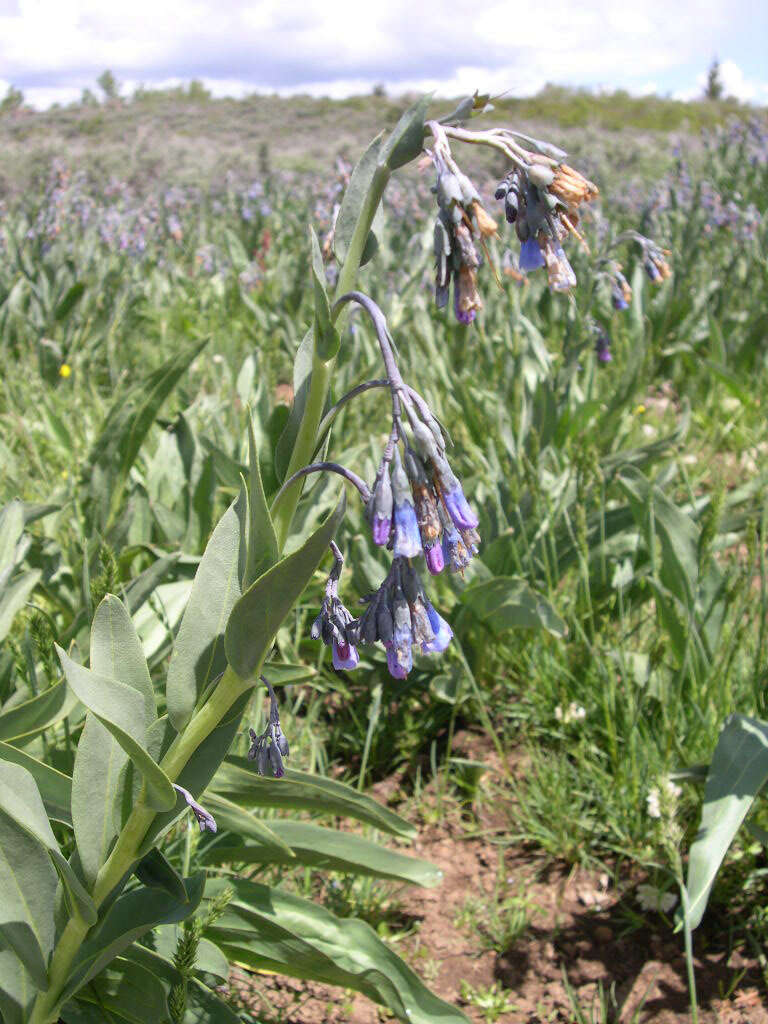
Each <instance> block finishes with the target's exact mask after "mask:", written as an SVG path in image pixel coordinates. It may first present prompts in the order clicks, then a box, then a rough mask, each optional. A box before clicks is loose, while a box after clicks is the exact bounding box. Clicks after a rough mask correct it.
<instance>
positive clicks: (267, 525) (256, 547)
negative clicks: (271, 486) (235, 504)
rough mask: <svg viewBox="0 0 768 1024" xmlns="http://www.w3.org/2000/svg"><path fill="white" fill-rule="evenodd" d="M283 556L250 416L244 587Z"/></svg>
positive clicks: (248, 585)
mask: <svg viewBox="0 0 768 1024" xmlns="http://www.w3.org/2000/svg"><path fill="white" fill-rule="evenodd" d="M279 557H280V552H279V550H278V546H277V536H276V534H275V527H274V525H273V523H272V517H271V515H270V514H269V505H268V504H267V499H266V496H265V494H264V484H263V483H262V480H261V468H260V466H259V450H258V447H257V445H256V436H255V434H254V431H253V417H252V416H251V415H250V414H249V416H248V562H247V565H246V570H245V579H244V580H243V586H244V587H245V588H246V589H247V588H248V587H250V585H251V584H252V583H253V582H254V581H255V580H257V579H258V578H259V576H261V575H262V574H263V573H265V572H266V571H267V569H271V568H272V566H273V565H274V564H275V562H277V560H278V558H279Z"/></svg>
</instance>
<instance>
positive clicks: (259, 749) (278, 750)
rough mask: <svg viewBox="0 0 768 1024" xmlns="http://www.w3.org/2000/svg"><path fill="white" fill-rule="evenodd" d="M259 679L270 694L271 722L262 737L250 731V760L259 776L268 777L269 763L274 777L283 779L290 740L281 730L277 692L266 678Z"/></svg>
mask: <svg viewBox="0 0 768 1024" xmlns="http://www.w3.org/2000/svg"><path fill="white" fill-rule="evenodd" d="M259 678H260V679H261V681H262V682H263V683H265V684H266V687H267V691H268V693H269V722H268V723H267V728H266V729H265V730H264V732H263V733H262V734H261V736H258V735H257V734H256V732H255V731H254V730H253V729H249V730H248V732H249V734H250V737H251V749H250V750H249V751H248V760H249V761H255V762H256V772H257V774H258V775H266V771H267V763H269V766H270V768H271V771H272V775H273V777H274V778H276V779H281V778H282V777H283V775H284V774H285V769H284V767H283V758H284V757H288V755H289V753H290V751H289V748H288V740H287V739H286V738H285V735H284V734H283V730H282V729H281V728H280V709H279V707H278V705H277V697H276V696H275V691H274V690H273V689H272V685H271V683H270V682H269V680H267V679H265V678H264V676H259Z"/></svg>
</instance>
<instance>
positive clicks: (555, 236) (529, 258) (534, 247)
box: [496, 153, 598, 291]
mask: <svg viewBox="0 0 768 1024" xmlns="http://www.w3.org/2000/svg"><path fill="white" fill-rule="evenodd" d="M563 155H565V154H563ZM529 157H530V163H529V165H528V167H527V168H524V167H520V166H515V167H514V168H513V169H512V170H511V171H510V172H509V174H508V175H507V176H506V177H505V178H504V180H503V181H502V182H501V184H500V185H499V187H498V188H497V189H496V198H497V199H499V200H503V202H504V215H505V217H506V219H507V222H508V223H509V224H514V225H515V230H516V232H517V237H518V239H519V240H520V269H521V270H524V271H526V272H527V271H531V270H538V269H539V267H546V268H547V276H548V278H549V286H550V288H552V290H553V291H569V290H570V289H571V288H574V287H575V286H576V275H575V274H574V272H573V268H572V267H571V264H570V262H569V260H568V257H567V256H566V254H565V250H564V249H563V245H562V243H563V241H564V240H565V239H566V238H567V237H568V235H569V234H572V235H575V236H576V238H578V239H579V241H581V242H582V244H584V240H583V238H582V236H581V235H580V233H579V231H578V230H577V227H576V225H577V224H578V222H579V214H578V212H577V208H578V206H579V205H580V204H581V203H583V202H590V201H591V200H592V199H594V198H595V197H596V196H597V195H598V189H597V186H596V185H594V184H593V183H592V182H591V181H588V180H587V178H585V177H584V176H583V175H581V174H579V172H578V171H575V170H574V169H573V168H572V167H569V166H568V165H567V164H565V163H562V162H561V163H558V164H556V165H555V167H554V168H553V167H552V166H551V165H552V163H553V160H552V159H551V158H548V157H546V156H544V155H543V154H539V153H531V154H529Z"/></svg>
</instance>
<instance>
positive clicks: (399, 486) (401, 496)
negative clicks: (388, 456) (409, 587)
mask: <svg viewBox="0 0 768 1024" xmlns="http://www.w3.org/2000/svg"><path fill="white" fill-rule="evenodd" d="M394 461H395V465H394V468H393V470H392V494H393V497H394V505H395V514H394V526H395V543H394V552H395V555H396V556H400V557H402V558H415V557H416V555H418V554H419V552H420V551H421V536H420V534H419V523H418V520H417V519H416V509H415V508H414V507H413V504H412V502H411V489H410V487H409V486H408V477H407V476H406V475H405V470H404V469H403V465H402V463H401V462H400V455H399V454H398V451H397V449H395V460H394Z"/></svg>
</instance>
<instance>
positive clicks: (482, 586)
mask: <svg viewBox="0 0 768 1024" xmlns="http://www.w3.org/2000/svg"><path fill="white" fill-rule="evenodd" d="M461 603H462V604H463V605H464V606H465V608H468V609H469V610H470V611H471V612H472V613H473V614H474V615H476V616H477V618H478V619H480V621H481V622H482V623H483V624H484V625H485V626H487V627H488V629H490V630H491V632H492V633H503V632H504V631H505V630H507V629H546V630H547V632H548V633H551V634H552V635H553V636H565V635H566V633H567V632H568V628H567V626H566V625H565V623H564V622H563V620H562V619H561V618H560V616H559V615H558V614H557V613H556V612H555V610H554V608H553V607H552V605H551V604H550V603H549V601H547V600H546V598H544V597H542V596H541V594H537V593H536V591H535V590H532V589H531V588H530V587H529V586H528V584H527V583H526V582H525V580H522V579H517V578H515V577H514V576H495V577H494V578H492V579H489V580H481V581H479V582H477V583H472V584H470V586H468V587H467V589H466V590H465V591H464V592H463V593H462V595H461Z"/></svg>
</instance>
